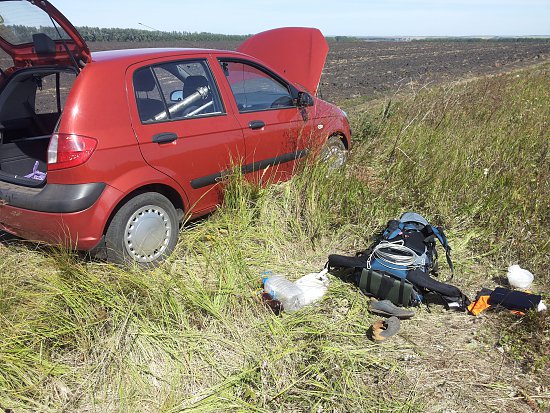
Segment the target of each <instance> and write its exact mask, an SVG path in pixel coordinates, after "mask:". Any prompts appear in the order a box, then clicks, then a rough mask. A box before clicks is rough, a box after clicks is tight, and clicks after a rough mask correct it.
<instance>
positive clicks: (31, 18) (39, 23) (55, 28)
mask: <svg viewBox="0 0 550 413" xmlns="http://www.w3.org/2000/svg"><path fill="white" fill-rule="evenodd" d="M52 20H53V22H52ZM54 22H55V24H54ZM0 47H1V48H2V49H3V50H4V51H5V52H6V53H7V54H9V55H10V56H11V58H12V59H13V67H12V68H10V69H8V72H10V71H15V70H17V69H18V68H22V67H31V66H43V65H73V66H74V65H75V63H76V64H77V65H78V66H80V67H82V66H84V64H86V63H87V62H89V61H90V60H91V54H90V49H89V48H88V46H87V45H86V42H85V41H84V39H83V38H82V37H81V36H80V34H79V33H78V32H77V30H76V29H75V28H74V26H73V25H72V24H71V23H70V22H69V20H67V18H66V17H65V16H63V14H61V12H59V10H57V9H56V8H55V7H54V6H53V5H52V4H51V3H49V2H48V1H46V0H37V1H30V0H0ZM67 49H68V50H69V51H70V53H69V52H68V51H67ZM71 54H72V57H71ZM73 58H74V60H73Z"/></svg>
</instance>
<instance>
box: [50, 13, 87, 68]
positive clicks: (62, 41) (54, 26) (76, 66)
mask: <svg viewBox="0 0 550 413" xmlns="http://www.w3.org/2000/svg"><path fill="white" fill-rule="evenodd" d="M48 16H49V17H50V20H51V21H52V24H53V28H54V29H55V31H56V32H57V35H58V36H59V39H60V40H61V43H63V47H65V51H66V52H67V54H68V55H69V56H70V57H71V60H72V61H73V64H74V67H75V68H76V70H78V72H79V73H80V70H81V69H80V66H79V65H78V63H77V62H76V59H75V58H74V55H73V53H72V52H71V49H69V46H67V42H65V39H63V36H61V33H60V32H59V29H58V28H57V25H56V24H55V20H54V19H53V17H52V16H51V14H50V13H49V12H48Z"/></svg>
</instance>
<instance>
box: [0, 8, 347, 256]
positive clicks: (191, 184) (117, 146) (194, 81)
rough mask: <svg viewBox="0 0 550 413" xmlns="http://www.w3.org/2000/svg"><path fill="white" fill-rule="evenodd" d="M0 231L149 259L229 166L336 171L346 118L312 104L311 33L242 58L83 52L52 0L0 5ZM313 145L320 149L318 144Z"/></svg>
mask: <svg viewBox="0 0 550 413" xmlns="http://www.w3.org/2000/svg"><path fill="white" fill-rule="evenodd" d="M0 17H1V19H2V23H1V24H0V47H1V48H2V49H3V50H4V51H5V52H6V53H7V54H8V55H9V56H10V57H11V59H12V60H13V65H11V67H9V68H3V70H2V71H1V78H0V230H4V231H6V232H9V233H11V234H15V235H18V236H20V237H23V238H26V239H29V240H35V241H44V242H47V243H54V244H57V243H62V244H64V245H68V246H70V247H72V248H76V249H80V250H104V251H106V254H107V257H108V259H110V260H113V261H118V262H122V261H125V262H136V263H143V264H154V263H157V262H159V261H161V260H162V259H163V258H164V257H166V256H167V255H168V254H169V253H170V252H171V251H172V250H173V248H174V246H175V245H176V242H177V238H178V232H179V226H180V225H181V221H182V218H183V217H184V215H188V216H200V215H204V214H206V213H208V212H210V211H212V210H214V209H215V208H216V206H217V205H219V203H220V200H221V196H222V194H221V191H222V189H223V185H222V184H220V181H221V180H222V178H223V177H224V176H226V175H227V174H228V173H229V172H230V171H231V169H232V168H233V167H234V166H235V165H241V168H242V171H243V173H244V174H245V175H246V176H247V177H250V179H254V178H258V177H259V176H262V178H268V179H269V180H271V181H280V180H284V179H288V178H289V177H290V176H291V174H292V172H293V170H294V164H295V162H296V161H297V160H298V159H300V158H303V157H304V156H305V155H306V154H307V153H308V152H309V151H312V150H314V151H317V150H320V151H321V154H322V156H331V157H332V159H336V162H343V160H344V159H345V154H346V150H347V149H348V148H349V145H350V127H349V123H348V120H347V118H346V116H345V113H344V112H343V111H342V110H340V109H339V108H337V107H336V106H333V105H331V104H329V103H327V102H324V101H322V100H320V99H318V98H316V97H313V96H314V95H315V93H316V89H317V86H318V83H319V79H320V76H321V71H322V68H323V65H324V62H325V58H326V54H327V52H328V45H327V43H326V41H325V39H324V37H323V36H322V34H321V33H320V32H319V31H318V30H316V29H308V28H284V29H276V30H271V31H268V32H264V33H260V34H258V35H256V36H253V37H251V38H250V39H248V40H247V41H245V42H244V43H243V44H242V45H241V46H240V48H239V49H238V51H237V52H232V51H218V50H202V49H176V48H174V49H132V50H117V51H107V52H97V53H90V50H89V49H88V47H87V45H86V43H85V42H84V40H83V39H82V37H81V36H80V35H79V34H78V32H77V31H76V30H75V28H74V27H73V26H72V25H71V23H70V22H69V21H68V20H67V19H66V18H65V17H64V16H63V15H62V14H61V13H60V12H59V11H58V10H57V9H55V8H54V7H53V6H52V5H51V4H50V3H48V2H47V1H36V2H35V1H26V0H11V1H1V0H0ZM319 148H320V149H319Z"/></svg>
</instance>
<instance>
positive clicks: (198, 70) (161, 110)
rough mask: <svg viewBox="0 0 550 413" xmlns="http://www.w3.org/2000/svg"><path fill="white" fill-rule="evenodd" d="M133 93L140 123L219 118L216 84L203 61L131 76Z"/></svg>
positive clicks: (167, 65)
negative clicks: (205, 117)
mask: <svg viewBox="0 0 550 413" xmlns="http://www.w3.org/2000/svg"><path fill="white" fill-rule="evenodd" d="M133 81H134V90H135V94H136V103H137V107H138V112H139V117H140V119H141V121H142V122H143V123H155V122H163V121H168V120H179V119H191V118H197V117H204V116H213V115H219V114H223V113H225V112H224V109H223V105H222V103H221V99H220V95H219V92H218V88H217V86H216V83H215V82H214V80H213V77H212V74H211V72H210V68H209V67H208V64H207V63H206V61H205V60H194V61H183V62H170V63H163V64H160V65H155V66H151V67H147V68H142V69H139V70H137V71H136V72H135V73H134V79H133Z"/></svg>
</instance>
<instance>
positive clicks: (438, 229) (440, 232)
mask: <svg viewBox="0 0 550 413" xmlns="http://www.w3.org/2000/svg"><path fill="white" fill-rule="evenodd" d="M430 228H431V230H432V232H433V234H434V235H435V237H436V238H437V239H438V240H439V243H440V244H441V246H442V247H443V249H444V250H445V258H447V264H449V268H450V269H451V277H450V278H449V279H448V280H447V281H450V280H452V279H453V277H454V275H455V271H454V267H453V262H452V261H451V247H450V245H449V242H448V241H447V237H446V236H445V232H443V228H441V227H432V226H430Z"/></svg>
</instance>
